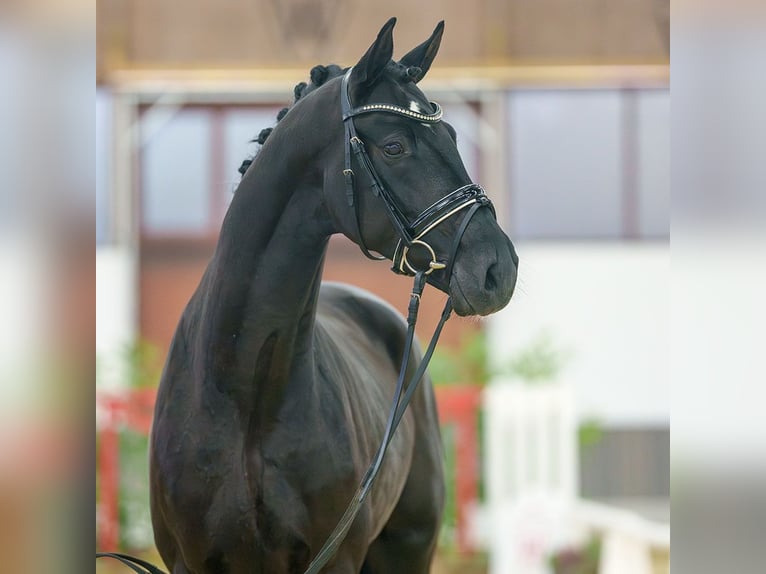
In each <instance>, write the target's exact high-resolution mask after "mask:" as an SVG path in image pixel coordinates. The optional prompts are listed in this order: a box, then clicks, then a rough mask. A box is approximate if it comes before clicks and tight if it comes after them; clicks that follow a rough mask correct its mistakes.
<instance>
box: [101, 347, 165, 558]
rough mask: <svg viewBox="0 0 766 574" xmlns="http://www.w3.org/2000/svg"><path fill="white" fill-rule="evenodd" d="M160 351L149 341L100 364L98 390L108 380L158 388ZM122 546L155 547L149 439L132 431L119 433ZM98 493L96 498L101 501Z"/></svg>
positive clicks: (118, 384)
mask: <svg viewBox="0 0 766 574" xmlns="http://www.w3.org/2000/svg"><path fill="white" fill-rule="evenodd" d="M159 356H160V354H159V350H158V349H157V347H156V346H154V345H153V344H151V343H149V342H147V341H136V342H135V343H132V344H129V345H126V346H125V347H123V348H122V349H120V350H119V351H118V352H116V353H115V354H114V355H110V356H100V357H98V358H97V360H96V373H97V378H98V379H97V387H101V386H103V385H102V384H101V383H103V382H104V378H107V377H108V378H110V382H111V383H115V386H116V387H117V388H119V389H144V388H155V387H157V385H158V384H159V380H160V375H161V372H162V364H161V362H160V360H159ZM119 441H120V446H119V448H120V453H119V460H120V475H119V480H120V484H119V516H120V541H119V542H120V546H121V547H122V548H129V549H145V548H150V547H151V546H152V545H153V543H154V537H153V533H152V524H151V516H150V510H149V456H148V452H149V438H148V437H147V436H144V435H143V434H141V433H137V432H133V431H131V430H128V429H121V430H120V432H119ZM98 495H99V494H98V489H97V491H96V498H97V499H98Z"/></svg>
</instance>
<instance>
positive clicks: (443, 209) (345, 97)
mask: <svg viewBox="0 0 766 574" xmlns="http://www.w3.org/2000/svg"><path fill="white" fill-rule="evenodd" d="M352 69H353V68H349V70H348V71H347V72H346V74H345V76H344V77H343V81H342V83H341V111H342V114H343V126H344V131H345V166H344V170H343V175H344V180H345V186H346V197H347V200H348V205H349V207H353V214H354V223H355V227H356V232H357V237H358V239H359V248H360V249H361V250H362V253H364V255H365V256H367V257H369V258H370V259H375V260H383V259H385V257H383V256H382V255H374V254H372V253H370V251H369V249H368V248H367V246H366V245H365V243H364V239H363V238H362V233H361V228H360V225H359V201H358V197H357V192H356V187H355V185H354V183H355V173H354V171H353V166H352V158H355V159H356V161H357V164H358V165H359V166H360V167H361V169H362V171H364V172H365V173H366V174H367V176H368V177H369V179H370V181H371V188H372V193H373V195H374V196H375V197H380V199H381V200H382V201H383V205H384V207H385V209H386V214H387V215H388V218H389V219H390V220H391V223H392V225H393V227H394V229H395V230H396V232H397V234H398V235H399V240H398V242H397V245H396V248H395V250H394V256H393V267H392V270H393V271H394V272H395V273H398V274H400V275H408V276H411V277H414V284H413V287H412V292H411V293H410V303H409V307H408V313H407V336H406V339H405V343H404V349H403V356H402V364H401V368H400V370H399V377H398V379H397V381H396V388H395V390H394V398H393V400H392V403H391V407H390V409H389V413H388V418H387V421H386V429H385V431H384V433H383V438H382V440H381V442H380V446H379V447H378V450H377V452H376V453H375V456H374V458H373V460H372V462H371V463H370V466H369V467H368V468H367V471H366V472H365V473H364V476H363V477H362V480H361V482H360V484H359V487H358V488H357V490H356V492H355V493H354V496H353V497H352V499H351V501H350V502H349V505H348V507H347V508H346V510H345V512H344V513H343V516H342V517H341V518H340V520H339V521H338V524H337V525H336V526H335V528H334V529H333V531H332V533H331V534H330V535H329V536H328V538H327V540H326V541H325V543H324V545H323V546H322V548H321V549H320V550H319V552H318V553H317V555H316V556H315V557H314V559H313V560H312V561H311V563H310V564H309V566H308V568H307V569H306V571H305V573H304V574H318V573H319V571H320V570H321V569H322V568H324V566H325V565H326V564H327V563H328V562H329V561H330V560H331V559H332V557H333V556H334V555H335V553H336V552H337V550H338V548H339V547H340V545H341V544H342V543H343V540H345V538H346V534H348V531H349V529H350V528H351V525H352V524H353V522H354V519H355V518H356V516H357V514H358V513H359V510H360V509H361V507H362V504H363V503H364V501H365V499H366V498H367V495H368V494H369V493H370V491H371V490H372V486H373V484H374V482H375V479H376V477H377V476H378V472H379V471H380V468H381V466H382V464H383V460H384V458H385V456H386V451H387V450H388V446H389V445H390V444H391V441H392V440H393V437H394V433H395V432H396V429H397V428H398V426H399V423H400V422H401V420H402V417H403V416H404V413H405V412H406V410H407V406H408V405H409V403H410V401H411V399H412V396H413V395H414V393H415V390H416V389H417V388H418V385H419V384H420V381H421V380H422V378H423V375H424V374H425V372H426V369H427V368H428V364H429V363H430V361H431V357H432V356H433V353H434V350H435V349H436V344H437V342H438V341H439V336H440V335H441V332H442V329H443V328H444V324H445V323H446V322H447V319H449V317H450V315H451V314H452V301H451V299H450V298H449V297H448V298H447V301H446V303H445V305H444V310H443V311H442V314H441V317H440V319H439V322H438V324H437V325H436V328H435V329H434V334H433V336H432V337H431V341H430V342H429V344H428V347H427V348H426V351H425V353H424V354H423V358H422V360H421V362H420V364H419V365H418V368H417V370H416V371H415V374H414V375H413V376H412V379H410V381H409V383H408V384H407V385H406V386H405V384H404V383H405V381H404V379H405V376H406V373H407V367H408V366H409V361H410V355H411V353H412V346H413V342H414V339H415V324H416V323H417V319H418V311H419V309H420V297H421V295H422V293H423V289H424V288H425V284H426V282H427V281H428V282H430V283H432V284H433V285H435V286H436V287H438V288H440V289H442V290H443V291H445V292H446V291H448V288H449V281H450V278H451V276H452V269H453V266H454V263H455V257H456V255H457V251H458V249H459V247H460V241H461V239H462V238H463V234H464V233H465V231H466V229H467V228H468V224H469V223H470V221H471V218H472V217H473V216H474V214H475V213H476V212H477V211H478V210H479V208H481V207H488V208H489V209H491V210H492V213H493V215H494V214H495V209H494V207H493V206H492V202H491V201H490V200H489V198H488V197H487V196H486V194H485V192H484V189H483V188H482V187H481V186H480V185H478V184H475V183H469V184H468V185H464V186H462V187H460V188H458V189H456V190H454V191H452V192H450V193H448V194H447V195H445V196H444V197H443V198H441V199H440V200H438V201H437V202H435V203H434V204H433V205H431V206H429V207H427V208H426V209H425V210H423V212H422V213H420V214H419V215H418V216H417V217H416V218H415V219H414V220H413V221H412V222H411V223H410V222H409V221H408V219H407V218H406V217H405V215H404V214H403V212H402V210H401V209H400V208H399V206H398V205H397V203H396V201H395V199H394V196H393V195H392V194H391V193H390V192H389V191H388V190H387V189H386V187H385V186H384V185H383V181H382V179H381V178H380V176H379V175H378V173H377V171H376V170H375V167H374V166H373V164H372V160H371V158H370V156H369V155H368V154H367V151H366V149H365V147H364V143H363V142H362V140H361V139H360V138H359V136H358V135H357V132H356V128H355V127H354V120H353V118H354V117H356V116H359V115H362V114H367V113H381V112H382V113H391V114H396V115H399V116H403V117H406V118H409V119H412V120H415V121H419V122H424V123H437V122H439V121H441V118H442V111H441V108H440V107H439V104H437V103H435V102H431V105H432V107H433V108H434V110H435V111H434V112H433V113H430V114H423V113H420V112H415V111H412V110H408V109H406V108H402V107H400V106H396V105H393V104H367V105H363V106H360V107H357V108H354V107H352V106H351V101H350V98H349V93H348V84H349V78H350V76H351V71H352ZM462 211H465V215H464V217H463V220H462V221H461V223H460V225H459V227H458V229H457V233H456V234H455V236H454V238H453V241H452V245H451V246H450V252H449V254H448V256H447V258H446V260H440V259H439V258H438V257H437V254H436V251H435V250H434V248H433V247H432V246H431V245H430V244H428V243H427V242H426V241H425V240H424V239H423V238H424V237H425V236H426V235H427V234H428V233H429V232H430V231H432V230H433V229H435V228H436V227H437V226H438V225H440V224H441V223H443V222H445V221H446V220H448V219H450V218H451V217H453V216H454V215H456V214H458V213H460V212H462ZM416 247H420V248H423V249H425V250H426V251H427V253H428V255H429V257H430V261H429V263H428V267H427V268H426V269H417V268H416V267H414V266H413V265H412V263H411V262H410V261H409V260H408V257H407V255H408V254H409V252H410V250H412V249H414V248H416ZM437 270H438V271H442V270H443V271H444V276H443V279H442V280H439V279H436V278H434V277H433V276H431V273H433V271H437ZM102 557H105V558H114V559H116V560H119V561H120V562H122V563H123V564H125V565H126V566H128V567H129V568H130V569H132V570H133V571H134V572H136V574H165V573H164V572H162V571H161V570H159V569H158V568H157V567H156V566H153V565H152V564H150V563H149V562H146V561H144V560H141V559H139V558H135V557H133V556H129V555H127V554H121V553H117V552H114V553H112V552H104V553H96V558H102Z"/></svg>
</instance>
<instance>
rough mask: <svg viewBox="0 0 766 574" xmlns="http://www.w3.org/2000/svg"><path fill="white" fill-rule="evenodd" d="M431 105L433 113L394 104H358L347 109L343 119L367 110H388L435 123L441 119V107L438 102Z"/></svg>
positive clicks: (364, 112)
mask: <svg viewBox="0 0 766 574" xmlns="http://www.w3.org/2000/svg"><path fill="white" fill-rule="evenodd" d="M430 103H431V106H432V107H433V108H434V110H435V111H434V113H432V114H422V113H420V112H416V111H414V110H408V109H407V108H402V107H400V106H395V105H393V104H367V105H364V106H359V107H358V108H354V109H352V110H350V111H348V112H347V113H346V114H345V115H344V116H343V119H344V120H345V119H347V118H351V117H353V116H358V115H361V114H366V113H368V112H390V113H392V114H399V115H400V116H404V117H406V118H412V119H414V120H419V121H421V122H433V123H436V122H438V121H440V120H441V119H442V109H441V106H439V104H437V103H436V102H430Z"/></svg>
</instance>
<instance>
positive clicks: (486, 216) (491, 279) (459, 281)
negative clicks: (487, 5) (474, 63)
mask: <svg viewBox="0 0 766 574" xmlns="http://www.w3.org/2000/svg"><path fill="white" fill-rule="evenodd" d="M395 22H396V20H395V19H394V18H392V19H391V20H389V21H388V22H387V23H386V25H385V26H384V27H383V28H382V29H381V31H380V33H379V34H378V37H377V39H376V40H375V42H374V43H373V44H372V46H370V48H369V50H367V52H366V53H365V54H364V56H362V58H361V59H360V60H359V62H358V63H357V64H356V65H355V66H354V67H353V68H352V69H351V70H350V72H349V73H347V74H346V76H345V77H344V79H343V80H342V81H338V82H332V85H334V86H336V88H335V89H336V90H337V89H338V88H337V87H338V86H339V87H340V99H341V104H342V106H341V107H342V108H343V116H344V118H345V119H344V120H343V125H344V136H343V137H344V144H343V146H344V147H345V150H343V148H341V147H340V146H333V147H334V149H333V150H332V151H331V152H330V153H331V157H332V158H333V159H332V160H330V165H331V167H330V168H329V169H331V170H332V176H329V172H325V173H326V174H327V175H328V176H329V177H327V178H326V179H329V180H331V181H328V182H327V183H330V184H331V185H329V186H327V189H328V191H329V193H328V194H327V195H328V197H327V203H328V207H329V208H330V211H331V213H332V214H333V217H334V219H335V220H336V225H337V227H338V228H339V229H340V230H341V231H342V232H343V233H344V234H345V235H346V236H347V237H349V238H350V239H351V240H353V241H355V242H356V243H357V244H358V245H360V247H362V249H363V251H365V252H366V253H369V252H368V250H369V251H375V252H378V253H381V254H383V255H384V256H385V257H386V258H388V259H392V260H393V261H394V268H395V269H394V270H395V271H397V272H400V273H406V274H412V273H414V272H415V271H418V270H429V271H430V275H429V277H428V279H429V282H430V283H432V284H434V285H435V286H437V287H438V288H440V289H441V290H443V291H445V292H447V293H448V294H449V295H450V296H451V297H452V301H453V306H454V309H455V311H456V312H457V313H458V314H459V315H487V314H489V313H492V312H494V311H497V310H499V309H501V308H502V307H504V306H505V305H506V304H507V303H508V301H509V300H510V298H511V295H512V294H513V290H514V286H515V284H516V269H517V264H518V258H517V256H516V253H515V250H514V247H513V244H512V243H511V241H510V239H509V238H508V237H507V236H506V235H505V233H504V232H503V231H502V229H500V227H499V226H498V224H497V221H496V220H495V215H494V211H493V208H492V206H491V204H490V203H489V201H488V199H487V198H486V196H485V195H484V193H483V190H482V189H481V188H480V187H478V186H475V185H473V184H472V182H471V180H470V178H469V176H468V174H467V172H466V170H465V167H464V166H463V162H462V160H461V159H460V155H459V153H458V150H457V146H456V137H455V130H454V129H453V128H452V127H451V126H450V125H449V124H448V123H447V122H446V121H441V120H440V110H439V109H438V106H436V105H435V104H432V103H430V102H429V100H428V99H427V98H426V97H425V95H424V94H423V92H422V91H421V90H420V89H419V88H418V86H417V83H418V82H419V81H420V80H421V79H422V78H423V76H425V74H426V73H427V72H428V69H429V68H430V67H431V63H432V62H433V60H434V58H435V57H436V53H437V51H438V49H439V44H440V41H441V36H442V31H443V28H444V25H443V23H439V25H438V26H437V27H436V29H435V30H434V32H433V34H432V35H431V37H430V38H429V39H428V40H426V41H425V42H423V43H422V44H421V45H419V46H417V47H416V48H414V49H413V50H412V51H410V52H409V53H408V54H406V55H405V56H404V57H403V58H401V59H400V60H399V61H398V62H394V61H392V59H391V57H392V53H393V39H392V31H393V27H394V24H395ZM328 87H329V86H328ZM345 94H347V95H348V97H347V98H346V97H345ZM344 100H345V105H343V104H344ZM336 101H337V100H336ZM406 112H412V113H410V114H408V113H406ZM333 115H334V114H333ZM336 129H337V128H336ZM334 132H335V133H337V131H336V130H334ZM355 138H357V139H355ZM349 140H351V141H349ZM360 150H361V153H360ZM346 156H348V157H346ZM365 164H367V165H365ZM344 171H345V177H343V178H341V177H339V176H340V174H341V173H344ZM343 189H345V191H346V192H345V193H342V192H341V191H342V190H343ZM429 208H431V209H429ZM466 218H470V221H467V220H466ZM397 220H398V221H397ZM464 223H465V224H466V225H464ZM402 228H404V229H402ZM461 236H462V237H461ZM456 238H457V239H456ZM408 240H409V241H408ZM458 241H459V243H458Z"/></svg>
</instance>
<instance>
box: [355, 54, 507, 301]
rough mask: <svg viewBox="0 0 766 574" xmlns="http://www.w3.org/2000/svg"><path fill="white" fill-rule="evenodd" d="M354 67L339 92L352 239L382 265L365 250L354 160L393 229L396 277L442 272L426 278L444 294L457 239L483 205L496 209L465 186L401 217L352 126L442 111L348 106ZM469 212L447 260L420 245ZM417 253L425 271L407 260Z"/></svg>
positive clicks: (434, 119) (427, 117) (432, 120)
mask: <svg viewBox="0 0 766 574" xmlns="http://www.w3.org/2000/svg"><path fill="white" fill-rule="evenodd" d="M352 70H353V68H349V69H348V71H347V72H346V74H345V75H344V76H343V81H342V82H341V87H340V102H341V112H342V114H343V127H344V131H345V165H344V170H343V176H344V180H345V186H346V199H347V201H348V205H349V207H353V213H354V224H355V226H356V235H357V238H358V241H359V248H360V249H361V250H362V253H364V254H365V255H366V256H367V257H369V258H370V259H376V260H382V259H385V257H382V256H378V255H373V254H372V253H370V250H369V249H368V248H367V246H366V245H365V242H364V238H363V237H362V230H361V227H360V223H359V198H358V197H357V191H356V186H355V179H356V178H355V173H354V170H353V167H352V157H353V158H355V159H356V164H357V166H358V167H357V169H360V168H361V170H362V171H363V172H364V173H366V174H367V176H368V178H369V181H370V187H371V189H372V194H373V195H374V196H375V197H379V198H380V199H381V200H382V202H383V206H384V207H385V210H386V214H387V215H388V219H389V220H390V221H391V224H392V225H393V227H394V230H395V231H396V233H397V235H398V236H399V240H398V241H397V243H396V248H395V249H394V255H393V258H392V259H393V266H392V268H391V269H392V270H393V271H394V272H395V273H398V274H400V275H409V276H414V275H415V274H416V273H417V272H418V271H422V272H423V273H424V274H425V275H431V273H433V272H434V271H437V270H444V274H443V275H442V276H441V277H440V278H436V277H429V278H428V281H429V283H432V284H433V285H435V286H436V287H438V288H439V289H441V290H442V291H444V292H448V291H449V281H450V277H451V275H452V268H453V265H454V263H455V256H456V255H457V250H458V248H459V246H460V240H461V239H462V237H463V234H464V233H465V230H466V228H467V227H468V222H469V221H470V220H471V218H472V217H473V216H474V214H475V213H476V211H478V209H479V208H480V207H482V206H487V207H489V208H490V209H491V210H492V214H493V215H494V213H495V209H494V207H493V206H492V202H491V201H490V200H489V198H488V197H487V195H486V193H484V189H483V188H482V187H481V186H480V185H478V184H476V183H469V184H468V185H464V186H462V187H460V188H458V189H456V190H454V191H452V192H450V193H448V194H447V195H445V196H444V197H442V198H441V199H440V200H438V201H437V202H436V203H434V204H433V205H431V206H429V207H427V208H426V209H425V210H423V212H422V213H420V214H419V215H418V216H417V217H415V219H414V220H412V221H411V222H410V221H409V220H408V218H407V216H406V215H405V214H404V212H403V210H402V209H401V208H400V207H399V206H398V205H397V202H396V199H395V198H394V196H393V195H392V194H391V192H390V191H389V190H388V188H387V187H386V186H385V185H384V184H383V179H382V178H381V177H380V175H379V174H378V172H377V171H376V170H375V166H374V165H373V164H372V160H371V159H370V156H369V154H368V153H367V150H366V148H365V146H364V142H362V140H361V139H360V138H359V135H358V134H357V132H356V127H355V126H354V118H355V117H356V116H360V115H362V114H370V113H387V114H395V115H397V116H402V117H404V118H407V119H411V120H414V121H417V122H421V123H426V124H436V123H439V122H440V121H441V119H442V110H441V107H439V104H437V103H436V102H431V106H432V107H433V109H434V112H433V113H430V114H424V113H420V112H416V111H413V110H408V109H406V108H402V107H400V106H397V105H394V104H365V105H363V106H359V107H356V108H354V107H352V106H351V99H350V95H349V79H350V77H351V72H352ZM465 209H468V211H467V213H466V214H465V217H464V218H463V221H462V223H461V225H460V227H459V228H458V233H457V234H456V235H455V238H454V240H453V243H452V249H451V250H450V253H449V254H447V256H446V258H444V259H440V258H439V257H438V256H437V253H436V251H435V250H434V248H433V247H432V246H431V245H430V244H429V243H428V242H426V241H425V240H424V237H425V235H427V234H428V233H429V232H430V231H432V230H433V229H435V228H436V227H437V226H439V225H440V224H442V223H444V222H445V221H447V220H448V219H450V218H451V217H452V216H454V215H456V214H457V213H459V212H461V211H463V210H465ZM415 249H423V250H425V252H426V254H427V256H428V258H429V262H428V266H427V267H426V268H425V269H417V268H416V267H415V266H414V265H413V263H412V262H411V261H410V259H409V258H408V255H409V254H410V252H411V251H414V250H415Z"/></svg>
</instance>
